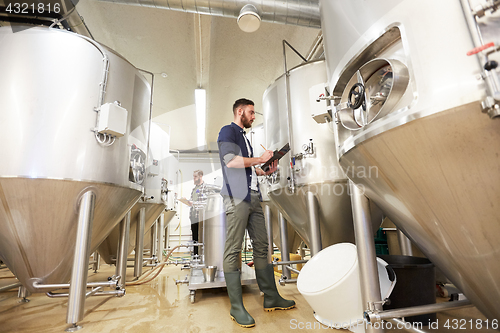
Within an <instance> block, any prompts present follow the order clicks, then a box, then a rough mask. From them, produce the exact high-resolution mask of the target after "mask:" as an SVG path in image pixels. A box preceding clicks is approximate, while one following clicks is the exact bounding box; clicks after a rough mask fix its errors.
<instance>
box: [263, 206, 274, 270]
mask: <svg viewBox="0 0 500 333" xmlns="http://www.w3.org/2000/svg"><path fill="white" fill-rule="evenodd" d="M264 218H265V220H266V229H267V242H268V246H267V261H268V262H269V263H271V261H273V252H274V247H273V220H272V218H273V213H272V211H271V207H270V206H269V204H268V203H266V204H264Z"/></svg>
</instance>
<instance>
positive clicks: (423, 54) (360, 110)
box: [315, 0, 500, 320]
mask: <svg viewBox="0 0 500 333" xmlns="http://www.w3.org/2000/svg"><path fill="white" fill-rule="evenodd" d="M495 3H496V2H491V3H490V2H486V1H484V2H483V1H480V6H479V7H475V9H474V10H472V9H471V8H470V6H469V3H468V1H467V0H463V1H451V0H446V1H439V2H435V1H427V0H424V1H418V2H415V1H411V0H406V1H361V0H354V1H349V2H341V1H330V0H320V5H321V8H322V13H321V16H322V30H323V34H324V43H325V51H326V61H327V64H328V66H327V68H328V86H329V91H330V93H331V96H330V97H328V99H329V100H330V102H331V104H332V106H331V109H330V111H329V112H328V113H323V114H321V113H318V114H316V115H315V119H316V120H317V121H320V122H325V120H324V119H325V117H326V120H327V121H332V122H335V123H336V126H335V130H336V136H337V139H338V142H337V151H338V157H339V163H340V165H341V166H342V169H343V170H344V171H345V172H346V173H347V174H348V177H349V178H350V179H352V180H353V181H354V182H355V183H356V184H358V185H361V186H363V187H364V189H365V194H366V195H367V196H368V197H369V198H370V199H371V200H373V201H374V202H376V204H377V205H378V206H379V207H381V208H382V209H383V210H384V212H385V213H386V214H387V215H388V216H389V217H390V219H391V220H392V221H393V222H394V223H395V224H396V225H397V227H398V228H400V229H401V230H402V231H403V232H404V234H405V235H406V236H408V237H409V238H410V239H411V241H412V242H414V243H416V244H417V245H418V247H419V248H420V249H421V250H422V252H423V253H424V254H425V255H426V256H427V257H428V258H429V259H430V260H431V261H432V262H433V263H434V264H435V265H436V266H437V267H438V268H439V269H441V270H442V271H443V272H444V274H445V275H446V276H447V277H448V278H449V279H450V280H451V281H452V282H453V283H454V284H455V285H456V286H457V287H458V288H459V289H460V290H461V291H462V292H463V293H464V294H465V295H466V296H467V298H468V299H470V300H471V301H472V303H473V304H474V305H476V306H477V307H478V308H479V309H480V310H481V312H483V313H484V314H485V315H486V316H487V317H488V318H489V319H492V320H493V319H495V318H499V316H500V291H499V289H498V288H497V285H498V282H497V280H498V278H497V277H498V276H500V263H499V261H498V260H497V256H496V254H497V253H498V252H499V251H500V244H499V243H498V238H499V237H500V224H499V223H498V209H497V208H498V203H499V202H500V190H499V189H500V178H499V177H498V176H497V173H496V172H495V171H494V170H496V169H497V166H498V165H499V163H500V160H499V154H498V151H499V149H500V147H499V146H498V144H496V142H498V140H496V138H497V137H498V136H499V133H500V123H498V120H497V119H491V118H494V117H495V116H497V115H498V110H499V108H498V101H499V100H500V98H499V91H498V87H499V85H498V75H497V70H496V64H495V62H492V60H493V57H495V55H493V54H492V53H493V52H494V51H495V49H492V48H488V47H489V46H491V44H488V43H489V42H495V41H496V39H498V36H499V34H498V32H499V29H498V28H499V26H498V23H497V22H498V20H495V16H488V17H484V18H483V19H481V17H482V16H484V14H485V12H487V13H490V12H494V10H495V9H496V6H495ZM444 13H445V14H444ZM443 15H445V16H446V18H444V17H443ZM415 17H418V20H416V19H415ZM478 20H482V21H481V24H480V25H478V23H477V21H478ZM346 27H355V28H353V29H346ZM482 38H484V39H482ZM486 38H488V39H486ZM483 44H485V45H483ZM468 54H469V55H468ZM476 54H477V55H476ZM483 112H484V113H488V115H489V116H490V117H491V118H490V117H489V116H488V115H487V114H483ZM322 119H323V120H322ZM361 167H362V168H365V169H367V168H375V169H376V170H377V173H376V174H372V175H371V176H370V175H367V174H364V175H363V174H356V173H354V174H350V173H349V172H348V170H350V169H353V168H354V169H355V168H361ZM369 317H370V316H369ZM370 318H371V317H370ZM378 318H381V319H384V317H381V316H379V317H378Z"/></svg>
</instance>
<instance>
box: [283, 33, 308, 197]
mask: <svg viewBox="0 0 500 333" xmlns="http://www.w3.org/2000/svg"><path fill="white" fill-rule="evenodd" d="M287 45H288V47H290V49H292V50H293V51H294V52H295V53H296V54H298V55H299V57H300V58H302V60H304V61H306V62H307V60H306V58H304V57H303V56H302V55H301V54H300V53H299V52H298V51H297V50H296V49H294V48H293V46H292V45H290V43H288V42H287V41H286V40H283V67H284V70H285V97H286V98H285V102H286V111H287V118H288V119H287V124H288V142H289V144H290V154H289V161H290V163H289V164H288V165H289V168H290V192H291V193H294V192H295V174H294V169H293V167H294V165H295V163H294V153H293V150H294V145H293V125H292V101H291V97H290V72H289V71H288V66H287V61H286V46H287Z"/></svg>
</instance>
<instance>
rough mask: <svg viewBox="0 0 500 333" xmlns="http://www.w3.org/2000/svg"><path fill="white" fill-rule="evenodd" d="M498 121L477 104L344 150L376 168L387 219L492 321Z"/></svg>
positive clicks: (499, 203) (495, 307)
mask: <svg viewBox="0 0 500 333" xmlns="http://www.w3.org/2000/svg"><path fill="white" fill-rule="evenodd" d="M499 151H500V122H499V121H498V119H490V118H489V117H488V116H487V115H485V114H483V113H481V106H480V103H479V102H475V103H471V104H468V105H465V106H460V107H457V108H455V109H450V110H447V111H443V112H439V113H437V114H434V115H431V116H427V117H423V118H420V119H416V120H413V121H410V122H408V123H406V124H404V125H403V126H399V127H396V128H394V129H391V130H389V131H386V132H383V133H381V134H379V135H377V136H375V137H373V138H371V139H369V140H366V141H364V142H362V143H360V144H358V145H357V146H355V147H354V148H352V149H351V150H349V151H348V152H347V153H346V154H344V155H343V156H342V157H341V159H340V163H341V165H342V167H343V168H344V170H347V168H348V167H349V170H355V169H356V168H360V167H364V168H369V167H372V168H373V167H376V168H377V169H378V175H376V176H372V177H370V178H367V177H364V178H360V177H356V176H357V175H356V174H355V173H354V174H352V175H348V176H350V177H353V179H354V181H355V182H356V183H358V184H362V185H364V186H365V188H366V193H367V195H368V197H370V198H371V199H372V200H374V201H375V202H376V203H377V205H379V207H381V208H382V209H383V210H384V212H385V213H386V214H387V215H388V216H389V217H390V219H391V220H392V221H393V222H394V223H395V224H396V225H397V226H398V227H399V228H400V229H402V230H403V231H404V233H405V234H406V235H407V236H408V237H409V238H410V239H411V240H412V241H413V242H415V243H416V244H417V245H418V247H419V248H420V249H421V250H422V252H423V253H424V254H425V255H426V256H427V257H428V258H429V259H430V260H431V261H432V262H433V263H434V264H435V265H436V266H437V267H438V268H440V269H441V270H442V271H443V272H444V274H445V275H446V276H447V277H448V278H449V279H450V280H451V281H452V282H453V283H454V284H455V285H456V286H457V287H458V288H459V289H460V290H461V291H462V292H463V293H464V294H465V296H467V298H469V299H470V300H471V301H472V302H473V303H474V305H476V306H477V307H478V309H479V310H480V311H481V312H483V314H484V315H486V316H487V317H488V318H490V319H491V320H493V319H499V318H500V288H499V282H498V281H499V278H500V260H499V254H500V242H499V239H500V217H499V216H500V215H499V211H500V173H499V166H500V154H499Z"/></svg>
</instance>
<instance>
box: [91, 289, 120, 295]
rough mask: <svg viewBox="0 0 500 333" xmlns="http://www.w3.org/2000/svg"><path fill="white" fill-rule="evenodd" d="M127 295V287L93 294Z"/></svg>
mask: <svg viewBox="0 0 500 333" xmlns="http://www.w3.org/2000/svg"><path fill="white" fill-rule="evenodd" d="M124 295H125V289H120V290H110V291H101V292H98V293H96V294H95V295H93V296H119V297H122V296H124Z"/></svg>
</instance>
